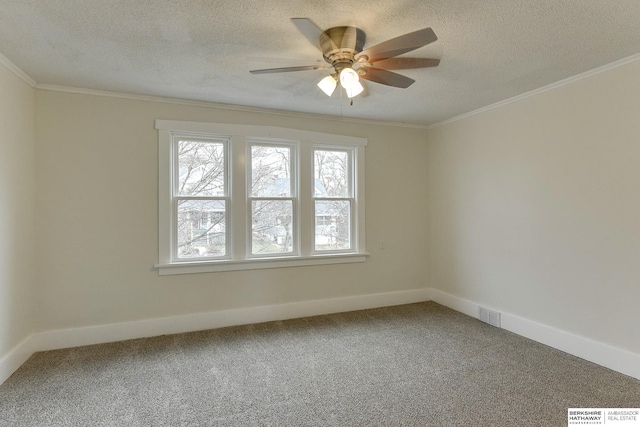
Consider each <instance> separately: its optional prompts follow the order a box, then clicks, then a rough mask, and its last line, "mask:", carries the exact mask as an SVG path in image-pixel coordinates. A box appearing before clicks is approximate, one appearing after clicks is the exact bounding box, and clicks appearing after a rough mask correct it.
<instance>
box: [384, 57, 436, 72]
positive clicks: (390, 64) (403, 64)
mask: <svg viewBox="0 0 640 427" xmlns="http://www.w3.org/2000/svg"><path fill="white" fill-rule="evenodd" d="M374 63H375V66H376V68H382V69H383V70H408V69H409V68H427V67H437V66H438V64H439V63H440V60H439V59H435V58H389V59H382V60H380V61H374Z"/></svg>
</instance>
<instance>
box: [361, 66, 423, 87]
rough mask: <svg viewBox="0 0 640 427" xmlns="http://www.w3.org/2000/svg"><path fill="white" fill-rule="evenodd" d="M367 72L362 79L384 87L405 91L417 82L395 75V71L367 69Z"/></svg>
mask: <svg viewBox="0 0 640 427" xmlns="http://www.w3.org/2000/svg"><path fill="white" fill-rule="evenodd" d="M366 70H367V72H366V73H365V74H363V75H361V76H360V78H362V79H365V80H370V81H372V82H376V83H381V84H383V85H387V86H393V87H399V88H403V89H405V88H408V87H409V86H411V85H412V84H413V83H415V80H413V79H410V78H409V77H407V76H403V75H402V74H398V73H394V72H393V71H387V70H383V69H380V68H375V67H367V68H366Z"/></svg>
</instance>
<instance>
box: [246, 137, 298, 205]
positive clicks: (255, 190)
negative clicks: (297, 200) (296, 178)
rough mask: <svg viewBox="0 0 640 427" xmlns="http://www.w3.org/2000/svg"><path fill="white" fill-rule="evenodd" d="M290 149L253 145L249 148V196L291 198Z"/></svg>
mask: <svg viewBox="0 0 640 427" xmlns="http://www.w3.org/2000/svg"><path fill="white" fill-rule="evenodd" d="M290 159H291V149H290V148H289V147H274V146H264V145H253V146H252V147H251V195H252V196H253V197H289V196H291V171H290V168H291V161H290Z"/></svg>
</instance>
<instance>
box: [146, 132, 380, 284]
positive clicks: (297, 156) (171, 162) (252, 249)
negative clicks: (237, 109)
mask: <svg viewBox="0 0 640 427" xmlns="http://www.w3.org/2000/svg"><path fill="white" fill-rule="evenodd" d="M156 128H157V129H158V134H159V139H158V141H159V169H158V170H159V194H158V201H159V205H158V219H159V230H158V231H159V262H158V264H157V265H156V267H157V268H158V271H159V274H186V273H196V272H209V271H229V270H242V269H256V268H276V267H289V266H304V265H318V264H329V263H347V262H363V261H365V260H366V256H367V255H368V254H367V253H366V251H365V239H364V218H365V216H364V148H365V146H366V139H363V138H355V137H346V136H340V135H333V134H325V133H318V132H308V131H300V130H295V129H286V128H276V127H267V126H248V125H229V124H216V123H201V122H179V121H167V120H157V121H156Z"/></svg>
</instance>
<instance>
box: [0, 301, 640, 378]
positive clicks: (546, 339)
mask: <svg viewBox="0 0 640 427" xmlns="http://www.w3.org/2000/svg"><path fill="white" fill-rule="evenodd" d="M430 300H433V301H435V302H437V303H439V304H442V305H444V306H446V307H449V308H451V309H453V310H456V311H459V312H461V313H464V314H466V315H468V316H471V317H474V318H477V317H478V307H479V305H478V304H477V303H475V302H473V301H469V300H466V299H464V298H460V297H457V296H454V295H451V294H448V293H446V292H442V291H440V290H437V289H415V290H409V291H399V292H386V293H378V294H370V295H358V296H351V297H343V298H331V299H323V300H312V301H302V302H295V303H288V304H277V305H268V306H258V307H249V308H240V309H233V310H223V311H215V312H208V313H198V314H188V315H183V316H173V317H163V318H157V319H146V320H139V321H133V322H122V323H113V324H107V325H98V326H88V327H83V328H72V329H62V330H53V331H44V332H39V333H36V334H33V335H31V336H29V337H28V338H26V339H25V340H23V341H22V342H21V343H20V344H18V345H17V346H15V347H14V348H13V349H12V350H11V351H10V352H9V353H8V354H7V355H5V356H3V357H2V358H1V359H0V384H2V383H3V382H4V381H5V380H6V379H7V378H9V377H10V376H11V374H12V373H13V372H14V371H15V370H16V369H18V368H19V367H20V366H21V365H22V364H23V363H24V362H25V361H26V360H27V359H28V358H29V357H30V356H31V355H32V354H33V353H34V352H36V351H45V350H55V349H60V348H69V347H77V346H82V345H91V344H101V343H107V342H114V341H123V340H128V339H135V338H145V337H152V336H158V335H167V334H176V333H182V332H193V331H200V330H206V329H215V328H222V327H226V326H235V325H244V324H249V323H260V322H268V321H274V320H284V319H293V318H297V317H307V316H316V315H322V314H330V313H339V312H347V311H354V310H365V309H369V308H377V307H387V306H393V305H400V304H409V303H414V302H422V301H430ZM498 311H500V310H498ZM501 315H502V316H501V317H502V327H503V328H504V329H506V330H508V331H511V332H514V333H516V334H518V335H522V336H524V337H527V338H530V339H533V340H534V341H538V342H540V343H543V344H546V345H549V346H551V347H554V348H557V349H559V350H562V351H564V352H567V353H569V354H573V355H574V356H577V357H580V358H582V359H585V360H589V361H591V362H594V363H597V364H599V365H602V366H604V367H607V368H609V369H613V370H615V371H618V372H621V373H623V374H626V375H629V376H631V377H634V378H637V379H640V355H638V354H635V353H631V352H629V351H626V350H623V349H620V348H616V347H613V346H610V345H607V344H603V343H601V342H597V341H594V340H591V339H589V338H585V337H582V336H579V335H575V334H571V333H568V332H565V331H561V330H559V329H556V328H553V327H551V326H548V325H544V324H541V323H537V322H534V321H531V320H528V319H524V318H522V317H519V316H515V315H512V314H509V313H505V312H501Z"/></svg>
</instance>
